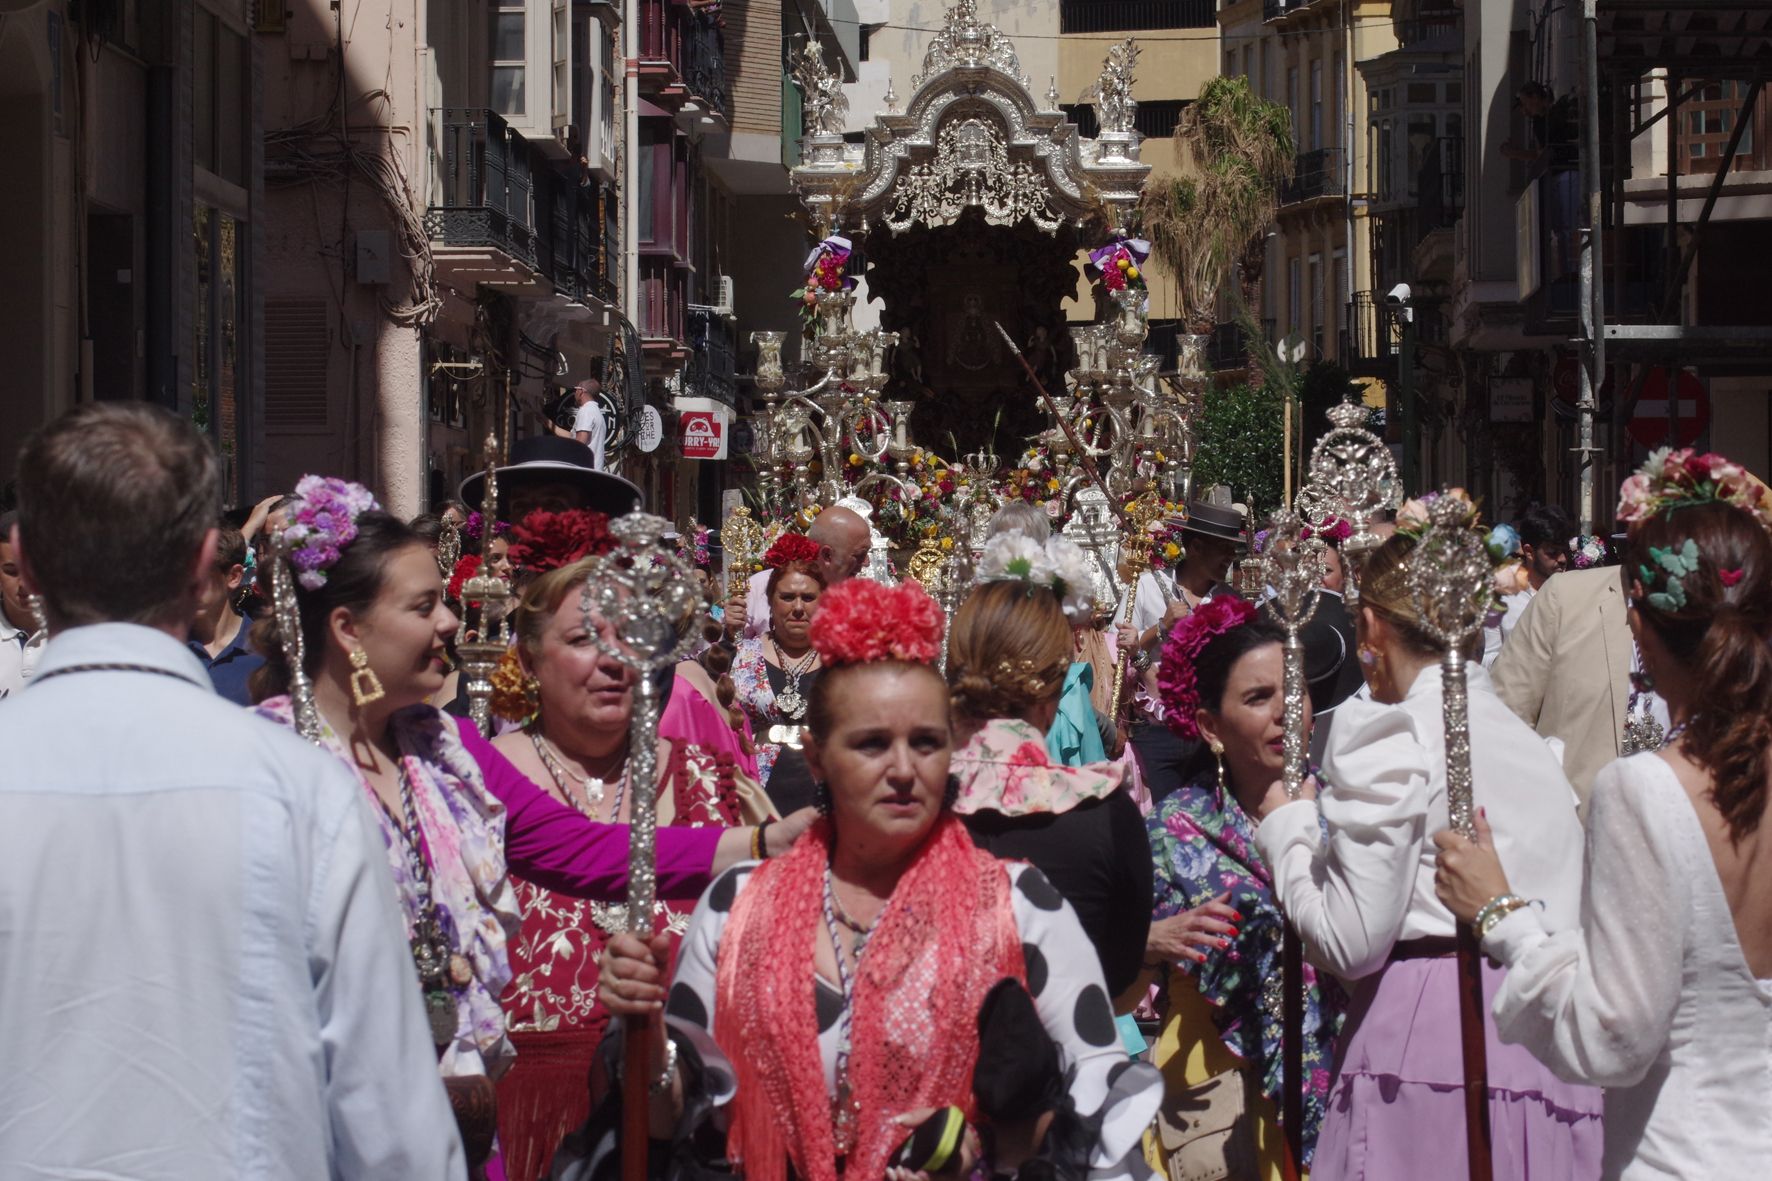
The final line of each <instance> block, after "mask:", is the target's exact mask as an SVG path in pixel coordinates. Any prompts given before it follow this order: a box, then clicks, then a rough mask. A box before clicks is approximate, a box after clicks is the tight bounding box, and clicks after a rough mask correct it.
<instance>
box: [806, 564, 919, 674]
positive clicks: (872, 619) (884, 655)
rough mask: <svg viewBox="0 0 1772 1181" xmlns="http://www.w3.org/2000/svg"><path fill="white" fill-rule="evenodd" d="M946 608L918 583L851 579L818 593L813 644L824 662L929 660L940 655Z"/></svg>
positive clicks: (868, 662) (813, 626)
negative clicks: (890, 583) (943, 609)
mask: <svg viewBox="0 0 1772 1181" xmlns="http://www.w3.org/2000/svg"><path fill="white" fill-rule="evenodd" d="M944 622H945V620H944V616H943V615H942V612H941V607H940V606H939V605H938V604H937V603H936V601H935V600H934V599H932V598H930V597H929V593H928V592H927V591H925V590H924V589H923V588H922V587H920V586H918V585H917V584H916V583H915V582H903V583H900V584H899V585H898V586H882V585H880V584H879V583H877V582H873V581H870V580H869V579H866V578H850V579H847V580H845V581H843V582H840V583H838V584H837V585H836V586H833V587H832V588H831V589H830V590H828V591H826V592H825V593H824V594H823V595H821V596H820V597H819V601H818V613H817V614H816V615H814V616H813V617H812V628H811V633H810V638H811V640H812V646H813V647H814V648H816V649H817V650H818V655H819V658H820V659H821V660H823V661H824V664H825V666H826V667H827V668H828V667H832V666H835V665H841V664H872V663H874V662H876V661H881V660H899V661H906V662H908V663H911V664H930V663H933V662H934V661H935V659H936V658H937V657H938V656H940V655H941V634H942V628H943V625H944Z"/></svg>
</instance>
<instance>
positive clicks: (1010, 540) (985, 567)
mask: <svg viewBox="0 0 1772 1181" xmlns="http://www.w3.org/2000/svg"><path fill="white" fill-rule="evenodd" d="M978 581H979V582H1004V581H1012V582H1013V581H1019V582H1034V583H1038V584H1040V585H1041V586H1051V585H1052V566H1051V563H1050V562H1048V561H1047V558H1046V549H1045V547H1044V546H1042V545H1041V544H1040V543H1039V542H1037V541H1035V540H1034V539H1033V538H1031V537H1029V536H1028V535H1027V534H1025V533H999V534H997V535H996V536H995V537H993V538H991V539H990V540H989V541H987V542H986V543H985V546H984V554H983V555H982V556H981V557H980V558H979V560H978Z"/></svg>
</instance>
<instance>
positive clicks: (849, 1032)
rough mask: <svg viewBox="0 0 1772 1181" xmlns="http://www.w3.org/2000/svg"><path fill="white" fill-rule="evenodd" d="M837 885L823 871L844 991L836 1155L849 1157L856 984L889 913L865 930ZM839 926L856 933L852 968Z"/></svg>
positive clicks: (856, 1109)
mask: <svg viewBox="0 0 1772 1181" xmlns="http://www.w3.org/2000/svg"><path fill="white" fill-rule="evenodd" d="M834 881H835V878H834V876H833V875H832V873H831V869H830V866H828V865H827V866H826V867H825V871H824V925H825V930H826V931H828V932H830V936H831V953H832V955H833V956H834V957H835V958H836V961H837V981H838V983H839V984H840V985H841V987H842V989H843V1015H842V1017H841V1018H840V1019H839V1020H838V1022H837V1069H836V1077H837V1094H836V1097H835V1098H834V1099H832V1101H831V1106H832V1108H833V1111H832V1116H833V1122H834V1125H835V1127H834V1129H833V1131H834V1135H835V1138H836V1147H837V1155H838V1156H847V1155H848V1154H849V1152H850V1150H851V1149H853V1148H854V1147H855V1142H856V1126H857V1122H858V1118H859V1116H860V1115H861V1107H860V1105H859V1104H858V1103H857V1102H856V1100H855V1096H854V1094H853V1093H852V1092H851V1090H850V1088H849V1056H850V1053H851V1051H852V1049H853V1043H854V1033H855V982H856V979H857V977H859V975H860V974H861V956H862V953H863V952H864V951H866V950H867V946H868V939H869V937H870V936H872V935H873V933H874V928H876V927H878V926H879V925H880V919H881V917H882V916H884V915H885V913H886V909H885V907H881V908H880V913H879V914H877V915H875V916H874V921H873V922H871V923H869V924H867V925H866V926H865V927H864V926H862V925H861V924H860V923H857V922H856V921H855V920H854V919H852V918H850V917H849V915H848V914H847V913H846V912H844V911H843V909H842V908H841V907H840V906H838V905H837V893H836V889H835V886H834V885H833V882H834ZM839 915H841V917H838V916H839ZM839 924H841V926H844V927H848V928H849V929H850V930H851V931H854V932H855V965H854V967H853V968H851V967H849V966H848V965H846V964H845V963H844V962H843V938H842V936H841V935H840V934H839V933H838V927H839Z"/></svg>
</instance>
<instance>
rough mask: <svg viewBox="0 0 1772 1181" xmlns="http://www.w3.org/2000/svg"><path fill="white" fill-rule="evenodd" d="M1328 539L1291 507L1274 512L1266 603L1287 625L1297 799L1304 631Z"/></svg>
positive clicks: (1264, 574) (1289, 741)
mask: <svg viewBox="0 0 1772 1181" xmlns="http://www.w3.org/2000/svg"><path fill="white" fill-rule="evenodd" d="M1323 549H1324V546H1323V542H1322V541H1321V540H1320V539H1319V538H1316V537H1307V536H1306V535H1305V521H1304V519H1303V518H1302V517H1300V516H1299V515H1298V514H1297V513H1295V512H1293V511H1292V510H1290V509H1281V510H1280V511H1279V512H1278V513H1276V514H1275V515H1274V519H1273V524H1272V525H1270V526H1269V528H1268V535H1267V547H1266V548H1265V549H1264V550H1263V551H1262V554H1261V566H1260V570H1261V579H1262V582H1263V584H1264V586H1263V590H1264V591H1265V592H1266V596H1265V598H1264V600H1263V605H1264V606H1265V607H1266V608H1267V611H1268V614H1269V615H1271V616H1273V618H1274V621H1275V622H1276V623H1278V624H1279V625H1280V626H1281V627H1283V628H1285V629H1286V644H1285V658H1286V682H1285V707H1286V719H1285V725H1286V736H1285V743H1286V746H1285V755H1286V765H1285V769H1284V770H1283V771H1282V772H1281V776H1282V782H1284V783H1285V785H1286V794H1287V795H1289V796H1291V797H1292V798H1293V799H1297V798H1298V796H1299V792H1300V791H1301V790H1302V788H1303V787H1304V754H1305V733H1304V698H1305V683H1304V641H1303V640H1302V639H1301V638H1300V633H1301V632H1302V631H1303V630H1304V627H1305V625H1306V624H1308V623H1309V622H1310V621H1311V620H1312V619H1313V618H1315V617H1316V614H1317V604H1318V603H1319V602H1320V601H1321V596H1320V594H1319V591H1320V590H1321V587H1322V585H1323V575H1324V572H1325V571H1324V563H1323Z"/></svg>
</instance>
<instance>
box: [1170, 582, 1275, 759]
mask: <svg viewBox="0 0 1772 1181" xmlns="http://www.w3.org/2000/svg"><path fill="white" fill-rule="evenodd" d="M1254 618H1255V608H1254V607H1253V606H1251V605H1250V604H1249V603H1247V602H1245V601H1244V600H1242V599H1239V598H1237V597H1235V596H1234V595H1216V596H1214V597H1212V598H1210V599H1208V600H1206V601H1205V602H1204V603H1201V604H1200V605H1199V606H1198V607H1196V608H1194V611H1193V613H1192V614H1191V615H1188V616H1187V617H1186V618H1184V619H1182V620H1180V621H1179V622H1177V623H1176V625H1175V628H1174V630H1172V631H1171V632H1170V633H1169V638H1168V639H1166V640H1164V641H1163V657H1162V660H1161V661H1160V662H1159V663H1158V665H1157V692H1158V694H1159V696H1160V697H1161V698H1162V701H1163V708H1164V711H1165V715H1164V716H1165V720H1166V721H1167V722H1168V723H1169V728H1170V729H1171V730H1174V731H1175V732H1176V733H1177V734H1179V735H1180V736H1181V737H1183V738H1186V739H1189V740H1190V741H1194V740H1198V739H1199V737H1200V727H1199V726H1198V725H1197V724H1196V723H1195V721H1194V715H1195V714H1196V713H1197V712H1199V709H1200V683H1199V678H1198V677H1197V676H1196V675H1195V673H1194V662H1195V661H1196V660H1198V659H1199V658H1200V653H1201V652H1203V651H1205V649H1206V645H1207V644H1208V643H1210V642H1211V641H1212V638H1213V637H1214V636H1220V635H1223V634H1224V633H1225V632H1228V631H1231V630H1233V629H1235V628H1239V627H1242V626H1243V625H1244V624H1246V623H1248V622H1249V621H1250V620H1252V619H1254Z"/></svg>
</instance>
